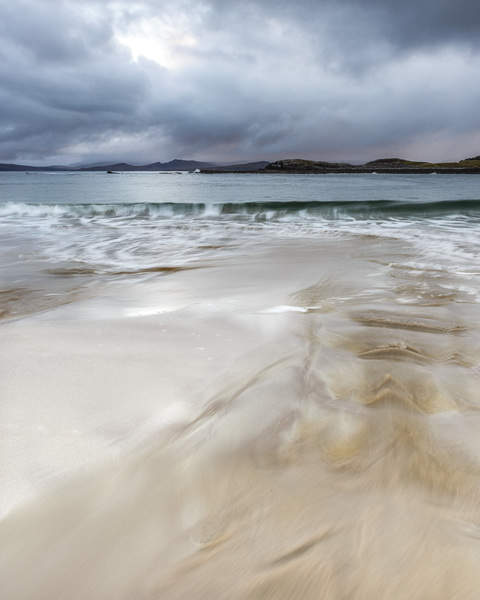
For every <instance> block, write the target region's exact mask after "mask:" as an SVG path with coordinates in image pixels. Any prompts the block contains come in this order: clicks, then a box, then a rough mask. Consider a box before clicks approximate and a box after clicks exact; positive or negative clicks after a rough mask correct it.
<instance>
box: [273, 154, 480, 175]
mask: <svg viewBox="0 0 480 600" xmlns="http://www.w3.org/2000/svg"><path fill="white" fill-rule="evenodd" d="M263 171H264V172H267V173H407V174H410V173H424V174H428V173H477V174H480V156H475V157H473V158H466V159H464V160H460V161H458V162H444V163H429V162H421V161H412V160H404V159H402V158H380V159H378V160H372V161H370V162H368V163H365V164H363V165H352V164H349V163H335V162H325V161H314V160H304V159H302V158H287V159H283V160H277V161H275V162H272V163H270V164H268V165H267V166H266V167H265V168H264V169H263Z"/></svg>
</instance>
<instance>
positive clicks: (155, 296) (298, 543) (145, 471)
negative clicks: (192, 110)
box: [0, 174, 480, 600]
mask: <svg viewBox="0 0 480 600" xmlns="http://www.w3.org/2000/svg"><path fill="white" fill-rule="evenodd" d="M12 177H13V176H12ZM16 177H19V175H16ZM25 177H26V176H25ZM31 177H33V176H31ZM38 177H41V176H40V175H38ZM54 177H57V176H52V179H54ZM59 177H60V176H59ZM63 177H64V178H66V177H67V176H63ZM122 177H124V176H118V177H117V176H116V177H115V186H120V184H119V183H118V182H119V181H121V179H122ZM135 177H136V179H135V181H136V187H135V186H133V185H131V183H132V181H133V176H132V178H130V175H128V176H127V175H126V176H125V186H126V189H127V190H130V191H129V192H128V193H133V192H132V191H131V190H132V189H134V188H135V189H136V192H135V193H136V194H137V195H140V194H141V185H140V184H139V181H140V182H141V178H140V179H139V176H138V175H135ZM153 177H154V175H153V174H147V175H146V185H147V184H148V185H147V188H149V186H151V182H152V179H153ZM157 177H158V179H161V180H162V181H165V182H168V183H165V184H164V185H165V187H166V188H168V190H169V200H168V202H171V201H172V198H171V196H172V195H174V191H175V189H176V187H177V186H178V189H179V190H181V191H180V192H179V196H181V198H180V200H181V203H183V204H184V205H185V203H186V206H187V208H185V206H183V207H182V206H181V207H180V208H178V209H177V211H175V210H174V209H172V208H171V207H169V206H167V207H165V206H158V207H154V208H156V210H153V209H152V208H150V207H149V209H148V211H146V210H145V209H144V208H142V207H140V209H141V210H140V209H139V205H138V199H137V198H134V199H132V201H131V202H130V201H126V200H125V198H123V199H122V202H118V199H117V200H116V201H115V202H114V204H115V205H116V208H115V209H114V211H113V212H108V211H106V210H105V209H103V208H102V209H98V208H96V209H92V208H91V207H90V208H88V209H85V208H79V207H78V202H77V201H76V199H77V196H78V195H80V194H81V192H82V189H81V186H78V187H77V188H75V191H74V192H72V198H73V201H72V202H71V203H70V205H68V206H66V207H64V206H63V205H62V206H61V207H60V208H58V207H57V208H55V206H54V205H53V204H52V203H51V202H49V201H48V198H44V202H42V203H40V204H41V205H38V202H37V205H35V206H33V207H32V206H31V205H29V204H27V205H25V200H26V197H27V201H28V194H27V193H26V191H24V192H23V193H24V196H23V197H21V198H19V200H18V202H14V204H15V205H14V206H13V205H11V204H6V205H4V208H3V210H4V213H3V218H2V221H1V227H2V230H3V232H4V233H5V234H6V236H8V237H3V238H2V239H3V244H2V248H3V254H2V267H3V273H4V274H5V279H4V281H5V282H6V285H5V286H4V289H3V293H4V294H5V296H4V297H5V298H7V299H8V303H7V302H6V303H5V304H4V311H5V312H4V315H3V317H4V318H3V324H2V325H1V327H0V354H1V360H0V365H1V366H0V370H1V373H0V377H1V380H2V382H3V384H2V388H3V392H2V417H1V423H0V424H1V427H2V471H3V476H2V490H3V493H2V499H3V500H2V510H3V512H4V515H5V516H4V518H3V520H2V521H1V522H0V536H1V537H2V549H1V555H0V565H1V568H0V571H1V579H0V588H1V589H2V593H3V597H5V598H8V599H12V600H13V599H15V600H16V599H19V600H20V599H22V600H23V599H27V598H35V599H45V600H46V599H51V598H67V597H68V598H71V599H76V598H78V599H82V600H83V599H84V598H93V599H98V600H104V599H105V600H107V599H108V600H110V599H111V598H115V599H122V598H125V599H148V600H150V599H152V600H154V599H159V598H162V599H163V598H169V599H170V598H172V599H176V598H202V599H203V598H205V599H207V598H208V599H210V598H245V599H246V598H248V599H250V598H272V599H273V598H275V599H277V598H289V599H290V598H302V599H304V598H325V599H332V600H340V599H341V600H343V599H345V598H355V599H371V598H374V597H379V598H385V599H387V598H388V599H402V600H403V599H404V598H406V597H408V598H411V599H417V598H418V599H419V600H420V599H422V600H425V599H430V598H431V599H432V600H439V599H449V600H450V599H452V598H462V599H465V598H467V599H472V600H473V599H477V598H478V597H479V595H480V503H479V501H480V483H479V482H480V478H479V475H480V441H479V439H480V438H479V435H478V432H479V427H480V403H479V397H480V395H479V392H480V372H479V364H480V337H479V327H480V312H479V306H478V302H479V300H478V298H479V290H480V283H479V276H480V270H479V269H478V250H479V242H478V217H479V216H480V210H479V209H478V208H477V206H478V202H479V200H480V193H479V192H478V187H476V186H478V182H479V181H480V178H477V177H475V176H472V177H469V178H467V177H464V178H462V177H456V176H452V178H449V176H445V177H441V176H436V177H435V176H415V178H411V177H406V178H402V177H391V178H389V176H372V177H370V178H369V179H368V180H367V179H366V177H365V176H358V177H356V178H351V176H345V177H343V178H342V177H337V178H330V179H325V178H322V177H316V178H314V177H298V178H297V177H290V178H288V177H287V178H286V177H282V176H278V177H277V176H268V177H267V176H264V177H261V176H249V175H248V176H244V175H243V176H242V175H241V176H234V177H230V176H218V177H217V176H212V178H211V179H209V178H208V177H206V176H205V177H204V176H198V177H197V176H196V175H178V176H177V175H172V176H168V175H162V176H157ZM182 177H183V178H184V179H181V178H182ZM72 178H74V177H72ZM75 180H76V179H75ZM439 180H442V181H443V182H445V183H444V185H442V181H440V182H439ZM55 181H57V179H55ZM79 181H83V179H80V178H79ZM85 181H86V183H85V190H88V189H89V188H88V186H89V185H90V183H91V178H90V179H88V178H85ZM97 181H98V179H97ZM196 181H198V182H199V183H198V186H199V189H196V188H195V186H196V185H197V184H196V183H195V182H196ZM267 181H268V184H267V183H266V182H267ZM344 181H346V182H347V183H344ZM355 182H356V183H355ZM374 182H378V183H374ZM430 182H431V183H430ZM22 185H24V184H23V183H22ZM58 185H59V184H58ZM62 185H63V184H62ZM82 185H83V184H82ZM108 185H110V184H108ZM112 185H113V184H112ZM355 185H356V187H355ZM182 186H184V187H188V186H190V187H191V188H193V191H190V196H188V194H187V192H186V191H185V189H184V187H182ZM208 186H210V192H209V193H210V195H211V198H212V200H211V202H210V204H212V203H213V204H217V205H218V204H221V205H222V206H225V205H226V204H228V203H230V206H231V204H232V203H234V204H235V203H236V205H235V208H233V209H232V208H231V207H230V208H228V209H227V210H223V209H222V210H218V207H217V209H216V210H213V209H209V208H208V209H206V208H205V207H198V204H202V202H203V203H205V202H204V200H201V199H199V197H200V196H201V195H202V194H203V195H204V196H205V195H206V194H207V191H206V190H207V189H208ZM329 186H330V189H329ZM342 186H343V188H342ZM375 186H378V187H375ZM462 186H463V187H462ZM138 188H140V189H138ZM266 188H268V190H269V194H270V196H271V197H275V198H276V199H277V200H278V199H280V200H284V201H286V200H287V199H288V200H292V199H293V200H295V201H296V202H298V203H300V204H301V203H304V202H306V201H307V200H308V202H314V204H313V205H312V204H310V205H305V204H301V206H298V207H297V206H296V207H289V208H286V209H285V210H282V207H279V206H277V205H275V206H274V207H273V208H272V205H269V206H259V204H260V203H261V202H262V200H261V199H259V197H258V195H259V194H260V193H264V192H266ZM49 189H51V188H49ZM85 190H84V191H85ZM171 190H173V191H171ZM219 190H220V191H219ZM342 190H343V196H342V197H340V196H341V194H342ZM100 192H102V190H101V189H100V190H97V194H98V195H99V196H101V197H100V198H95V206H99V205H102V204H104V203H103V200H104V197H107V196H108V194H107V193H106V192H104V193H103V192H102V193H103V195H102V194H101V193H100ZM29 193H31V191H30V192H29ZM42 193H43V192H42ZM52 193H53V192H52ZM55 193H57V192H55ZM145 193H147V192H145ZM148 193H150V194H151V193H152V191H151V190H150V192H148ZM162 193H163V192H162ZM294 194H296V196H294ZM375 194H376V195H377V196H378V197H376V196H375ZM402 194H403V196H404V202H403V203H401V206H400V210H398V206H396V207H395V208H394V210H393V211H392V208H391V206H390V205H386V204H378V201H379V200H381V201H395V202H397V203H400V202H401V200H402V198H401V197H400V196H401V195H402ZM186 196H188V197H186ZM233 196H235V198H233ZM372 196H375V197H372ZM242 197H243V201H241V200H240V198H242ZM328 198H330V199H328ZM99 200H101V201H100V202H99ZM333 200H337V204H336V205H332V204H328V203H331V202H332V201H333ZM340 200H341V201H342V202H347V201H348V202H349V203H351V202H358V203H359V204H356V205H355V206H354V207H352V206H351V204H348V203H347V204H346V205H345V204H344V205H343V206H342V205H341V204H340ZM374 200H377V204H374V202H373V201H374ZM427 200H428V202H429V203H430V207H428V206H426V203H427ZM458 200H468V201H469V202H467V203H465V202H463V203H457V205H455V204H454V201H458ZM109 201H110V200H108V202H109ZM158 201H161V199H160V200H158V199H157V202H158ZM437 201H442V202H444V203H445V204H444V205H443V206H439V205H438V203H437V204H435V205H434V206H433V209H432V205H431V203H434V202H437ZM8 202H12V200H11V198H9V199H8ZM132 202H133V204H132ZM148 202H151V198H150V199H149V200H148ZM245 202H250V203H255V206H251V207H250V208H248V207H245V206H244V204H245ZM264 202H267V201H266V200H265V201H264ZM269 202H271V200H269ZM315 202H316V204H315ZM362 202H363V206H361V204H360V203H362ZM242 203H243V206H241V205H242ZM319 203H320V204H319ZM207 204H208V203H207ZM422 204H423V205H425V208H424V209H421V207H420V205H422ZM192 205H194V206H197V208H192ZM419 207H420V208H419ZM60 209H62V210H63V212H62V210H60ZM1 210H2V207H1V206H0V212H1ZM22 211H23V212H22ZM34 211H36V213H35V214H33V213H34ZM88 211H90V214H88ZM141 211H143V212H141ZM85 213H87V214H85ZM121 213H123V214H121ZM5 240H7V241H6V242H5ZM19 248H20V249H21V251H19ZM15 290H16V291H15ZM52 293H54V294H57V295H55V296H51V295H48V294H52Z"/></svg>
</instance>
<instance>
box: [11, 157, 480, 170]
mask: <svg viewBox="0 0 480 600" xmlns="http://www.w3.org/2000/svg"><path fill="white" fill-rule="evenodd" d="M196 170H200V171H202V173H225V172H229V173H238V172H250V173H251V172H261V173H480V155H479V156H475V157H473V158H466V159H464V160H460V161H458V162H444V163H430V162H421V161H411V160H404V159H402V158H380V159H378V160H372V161H370V162H368V163H365V164H363V165H352V164H349V163H334V162H326V161H314V160H305V159H302V158H288V159H283V160H277V161H275V162H272V163H269V162H267V161H257V162H250V163H239V164H233V165H223V164H217V163H208V162H199V161H196V160H181V159H178V158H176V159H174V160H171V161H169V162H165V163H162V162H154V163H149V164H147V165H130V164H128V163H114V164H98V163H97V164H95V165H83V166H82V165H80V166H76V167H71V166H70V167H65V166H58V165H52V166H49V167H32V166H29V165H16V164H0V171H24V172H35V171H50V172H52V171H60V172H62V171H68V172H72V171H100V172H110V173H118V172H125V171H154V172H160V171H196Z"/></svg>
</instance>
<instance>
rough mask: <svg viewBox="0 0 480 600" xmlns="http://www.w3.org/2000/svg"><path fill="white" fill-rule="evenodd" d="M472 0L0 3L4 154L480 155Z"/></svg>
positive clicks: (34, 158)
mask: <svg viewBox="0 0 480 600" xmlns="http://www.w3.org/2000/svg"><path fill="white" fill-rule="evenodd" d="M479 107H480V2H479V1H478V0H455V2H453V1H452V0H403V1H399V0H295V1H292V0H288V1H287V0H275V1H274V0H241V1H233V0H196V1H193V0H174V1H173V0H15V1H14V2H13V1H11V2H7V1H2V2H0V162H4V163H20V164H30V165H47V164H77V163H95V162H101V161H112V162H116V161H126V162H131V163H135V164H142V163H147V162H155V161H161V162H166V161H169V160H171V159H173V158H184V159H196V160H206V161H215V162H223V163H228V162H247V161H253V160H269V161H270V160H276V159H280V158H295V157H299V158H310V159H314V160H332V161H349V162H366V161H368V160H372V159H376V158H383V157H401V158H409V159H412V160H430V161H440V160H460V159H463V158H467V157H471V156H477V155H479V154H480V108H479Z"/></svg>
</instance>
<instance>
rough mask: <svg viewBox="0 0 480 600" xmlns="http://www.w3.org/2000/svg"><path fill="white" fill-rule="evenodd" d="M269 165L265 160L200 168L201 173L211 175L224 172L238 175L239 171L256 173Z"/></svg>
mask: <svg viewBox="0 0 480 600" xmlns="http://www.w3.org/2000/svg"><path fill="white" fill-rule="evenodd" d="M269 164H270V163H269V162H268V161H266V160H260V161H257V162H251V163H240V164H233V165H219V166H216V167H212V168H205V167H204V168H202V171H208V172H212V173H224V172H225V171H228V172H235V173H238V172H240V171H258V170H260V169H264V168H265V167H266V166H267V165H269Z"/></svg>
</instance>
